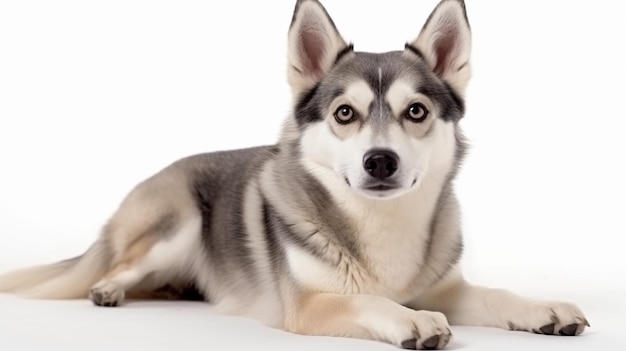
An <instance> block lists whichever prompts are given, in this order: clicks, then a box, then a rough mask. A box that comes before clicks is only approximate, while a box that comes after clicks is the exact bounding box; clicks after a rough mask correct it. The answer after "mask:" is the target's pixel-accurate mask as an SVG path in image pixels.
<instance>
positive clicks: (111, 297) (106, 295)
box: [89, 281, 125, 307]
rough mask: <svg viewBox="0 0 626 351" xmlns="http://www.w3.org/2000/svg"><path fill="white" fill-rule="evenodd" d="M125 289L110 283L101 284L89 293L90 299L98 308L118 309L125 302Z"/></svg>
mask: <svg viewBox="0 0 626 351" xmlns="http://www.w3.org/2000/svg"><path fill="white" fill-rule="evenodd" d="M124 296H125V293H124V289H122V288H121V287H120V286H118V285H117V284H115V283H113V282H110V281H103V282H99V283H97V284H96V285H94V287H93V288H91V291H89V299H90V300H91V301H92V302H93V303H94V304H95V305H98V306H104V307H117V306H119V305H120V304H121V303H122V301H123V300H124Z"/></svg>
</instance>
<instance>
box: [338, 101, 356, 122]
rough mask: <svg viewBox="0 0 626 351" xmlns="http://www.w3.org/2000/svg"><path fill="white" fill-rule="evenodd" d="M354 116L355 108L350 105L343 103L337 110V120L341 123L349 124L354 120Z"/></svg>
mask: <svg viewBox="0 0 626 351" xmlns="http://www.w3.org/2000/svg"><path fill="white" fill-rule="evenodd" d="M354 117H355V114H354V110H352V107H350V106H348V105H341V106H339V108H338V109H337V111H335V120H336V121H337V122H338V123H339V124H348V123H350V122H352V121H353V120H354Z"/></svg>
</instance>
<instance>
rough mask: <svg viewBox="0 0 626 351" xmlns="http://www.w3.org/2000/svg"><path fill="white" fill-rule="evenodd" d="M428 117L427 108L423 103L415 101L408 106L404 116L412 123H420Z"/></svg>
mask: <svg viewBox="0 0 626 351" xmlns="http://www.w3.org/2000/svg"><path fill="white" fill-rule="evenodd" d="M426 117H428V110H427V109H426V106H424V105H423V104H421V103H419V102H416V103H414V104H412V105H411V106H409V109H408V110H407V111H406V118H407V119H408V120H409V121H411V122H413V123H422V122H424V121H425V120H426Z"/></svg>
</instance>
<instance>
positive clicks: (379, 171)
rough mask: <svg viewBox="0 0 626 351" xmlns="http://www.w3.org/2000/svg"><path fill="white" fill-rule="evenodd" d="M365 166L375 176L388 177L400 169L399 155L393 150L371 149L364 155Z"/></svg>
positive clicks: (381, 178) (378, 177) (379, 177)
mask: <svg viewBox="0 0 626 351" xmlns="http://www.w3.org/2000/svg"><path fill="white" fill-rule="evenodd" d="M363 168H365V171H367V173H368V174H369V175H371V176H372V177H374V178H377V179H380V180H383V179H387V178H389V177H391V176H392V175H393V174H394V173H396V171H397V170H398V155H397V154H396V153H395V152H393V151H391V150H384V149H375V150H371V151H369V152H368V153H366V154H365V157H363Z"/></svg>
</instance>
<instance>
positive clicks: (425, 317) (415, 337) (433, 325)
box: [400, 311, 452, 350]
mask: <svg viewBox="0 0 626 351" xmlns="http://www.w3.org/2000/svg"><path fill="white" fill-rule="evenodd" d="M411 323H412V337H411V338H408V339H406V340H404V341H402V342H401V344H400V346H402V347H403V348H405V349H410V350H439V349H441V348H443V347H444V346H446V345H447V344H448V342H449V341H450V337H451V336H452V333H451V332H450V326H449V325H448V320H447V319H446V316H444V315H443V313H439V312H430V311H414V313H412V316H411Z"/></svg>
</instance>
